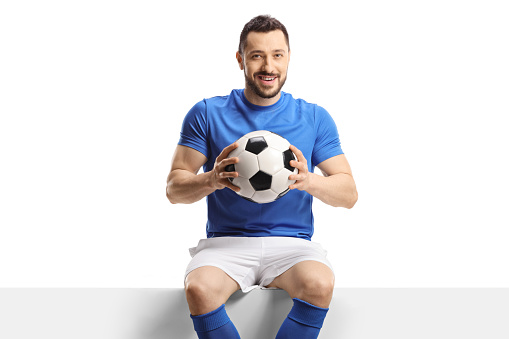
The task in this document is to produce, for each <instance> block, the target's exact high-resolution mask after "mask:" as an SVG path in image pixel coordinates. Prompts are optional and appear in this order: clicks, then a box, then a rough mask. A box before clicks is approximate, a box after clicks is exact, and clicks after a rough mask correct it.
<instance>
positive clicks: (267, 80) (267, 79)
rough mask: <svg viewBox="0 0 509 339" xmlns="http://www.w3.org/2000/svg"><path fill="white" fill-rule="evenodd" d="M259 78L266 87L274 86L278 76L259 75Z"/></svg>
mask: <svg viewBox="0 0 509 339" xmlns="http://www.w3.org/2000/svg"><path fill="white" fill-rule="evenodd" d="M257 77H258V79H260V80H261V82H262V83H263V84H264V85H272V84H273V83H274V81H275V80H276V79H277V76H276V75H258V76H257Z"/></svg>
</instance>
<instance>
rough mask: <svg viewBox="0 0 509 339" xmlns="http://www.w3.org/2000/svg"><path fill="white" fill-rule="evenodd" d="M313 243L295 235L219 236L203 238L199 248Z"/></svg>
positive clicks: (258, 246)
mask: <svg viewBox="0 0 509 339" xmlns="http://www.w3.org/2000/svg"><path fill="white" fill-rule="evenodd" d="M303 241H304V242H306V243H308V244H310V243H313V242H311V241H309V240H306V239H301V238H294V237H217V238H207V239H201V240H200V241H199V242H198V246H197V247H198V249H200V248H203V247H207V248H221V247H225V248H260V247H271V246H277V247H292V246H295V245H296V244H301V243H302V242H303Z"/></svg>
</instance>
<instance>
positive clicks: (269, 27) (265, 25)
mask: <svg viewBox="0 0 509 339" xmlns="http://www.w3.org/2000/svg"><path fill="white" fill-rule="evenodd" d="M275 30H281V31H282V32H283V34H284V36H285V40H286V45H287V46H288V50H290V39H289V38H288V32H287V31H286V27H285V25H283V24H282V23H281V22H280V21H279V20H277V19H276V18H273V17H271V16H270V15H259V16H257V17H254V18H253V19H251V20H250V21H249V22H248V23H247V24H246V25H245V26H244V29H243V30H242V32H241V33H240V42H239V53H240V54H241V55H242V54H243V53H244V48H246V44H247V35H248V33H249V32H262V33H266V32H271V31H275Z"/></svg>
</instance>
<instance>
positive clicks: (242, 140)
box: [228, 137, 247, 158]
mask: <svg viewBox="0 0 509 339" xmlns="http://www.w3.org/2000/svg"><path fill="white" fill-rule="evenodd" d="M237 142H238V143H239V146H238V147H237V148H236V149H234V150H233V151H231V152H230V154H228V158H233V157H238V156H239V155H240V154H241V153H242V152H243V151H244V149H245V148H246V144H247V139H246V138H245V137H241V138H240V139H239V140H237Z"/></svg>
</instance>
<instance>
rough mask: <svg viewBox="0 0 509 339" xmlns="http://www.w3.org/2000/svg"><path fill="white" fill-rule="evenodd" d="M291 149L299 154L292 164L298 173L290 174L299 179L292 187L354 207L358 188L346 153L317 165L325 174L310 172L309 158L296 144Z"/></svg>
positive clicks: (333, 203) (346, 206)
mask: <svg viewBox="0 0 509 339" xmlns="http://www.w3.org/2000/svg"><path fill="white" fill-rule="evenodd" d="M290 149H291V150H292V152H293V153H295V155H296V156H297V161H292V162H290V165H292V166H294V167H296V168H297V169H298V170H299V173H298V174H295V175H290V179H291V180H297V181H296V182H295V184H293V185H290V189H295V188H296V189H299V190H301V191H306V192H308V193H309V194H311V195H312V196H314V197H316V198H318V199H320V200H321V201H323V202H324V203H326V204H328V205H331V206H334V207H345V208H352V207H353V206H354V205H355V203H356V202H357V197H358V194H357V188H356V186H355V181H354V180H353V176H352V170H351V168H350V165H349V164H348V161H347V160H346V157H345V155H344V154H340V155H337V156H335V157H332V158H329V159H327V160H325V161H322V162H321V163H320V164H318V165H317V167H318V168H319V169H320V170H321V171H322V173H323V176H320V175H317V174H314V173H309V172H308V166H307V160H306V158H305V157H304V156H303V154H302V152H301V151H300V150H299V149H298V148H296V147H295V146H290Z"/></svg>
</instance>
